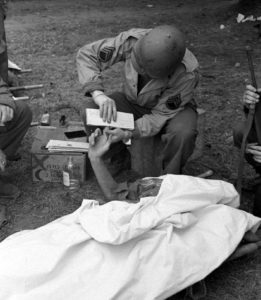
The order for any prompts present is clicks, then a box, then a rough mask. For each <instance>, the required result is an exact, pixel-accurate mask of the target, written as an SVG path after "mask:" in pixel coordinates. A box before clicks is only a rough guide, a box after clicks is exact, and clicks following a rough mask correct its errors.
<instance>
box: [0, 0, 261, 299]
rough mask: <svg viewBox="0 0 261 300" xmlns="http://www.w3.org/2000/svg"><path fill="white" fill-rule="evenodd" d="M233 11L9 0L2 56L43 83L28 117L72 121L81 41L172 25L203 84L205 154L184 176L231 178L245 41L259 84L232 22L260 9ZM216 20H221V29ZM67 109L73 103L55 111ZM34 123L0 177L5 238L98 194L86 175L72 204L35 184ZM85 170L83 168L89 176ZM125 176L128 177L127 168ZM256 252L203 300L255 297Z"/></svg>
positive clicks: (56, 187) (260, 67)
mask: <svg viewBox="0 0 261 300" xmlns="http://www.w3.org/2000/svg"><path fill="white" fill-rule="evenodd" d="M247 9H248V10H246V8H244V11H240V9H239V8H238V6H237V1H228V0H222V1H213V0H212V1H209V0H198V1H192V0H191V1H181V0H180V1H176V0H163V1H156V0H151V1H138V0H133V1H127V0H116V1H112V0H90V1H84V0H77V1H73V2H72V3H71V1H62V0H60V1H57V0H56V1H54V0H52V1H50V0H49V1H40V0H38V1H11V2H10V7H9V12H8V18H7V20H6V33H7V42H8V50H9V57H10V59H11V60H13V61H14V62H16V63H17V64H18V65H20V66H21V67H23V68H24V69H28V68H30V69H33V72H32V73H31V74H24V75H23V76H22V78H21V79H22V81H23V82H24V83H27V84H37V83H43V84H44V88H43V89H42V90H41V91H32V92H28V93H27V94H29V95H30V96H31V100H30V107H31V108H32V110H33V113H34V117H33V118H34V121H38V120H39V119H40V115H41V114H42V113H43V112H44V111H45V110H46V109H50V111H51V115H52V116H51V117H52V119H56V120H57V119H58V118H59V116H60V114H64V113H65V114H67V116H68V117H69V118H70V119H71V120H72V121H74V120H76V121H79V120H80V115H79V113H78V110H77V108H78V106H79V105H80V102H81V101H85V99H84V97H83V96H82V93H81V89H80V86H79V83H78V78H77V72H76V64H75V55H76V52H77V50H78V49H79V48H80V47H81V46H83V45H84V44H86V43H87V42H91V41H94V40H97V39H100V38H103V37H108V36H114V35H116V34H117V33H119V32H121V31H123V30H127V29H129V28H132V27H144V28H151V27H154V26H156V25H159V24H165V23H168V24H170V23H175V24H177V25H178V26H179V27H180V28H181V29H182V30H183V31H184V32H185V33H186V36H187V46H188V48H190V50H192V51H193V52H194V53H195V55H196V56H197V58H198V60H199V62H200V73H201V81H200V85H199V87H198V91H197V101H198V103H199V105H200V107H202V108H204V109H205V110H206V124H205V145H206V146H205V149H204V154H203V156H202V157H201V158H200V159H199V160H197V161H193V162H190V163H189V164H188V165H187V166H186V168H185V170H184V172H185V173H188V174H192V175H196V174H199V173H201V172H203V171H205V170H206V169H208V168H211V169H213V170H214V176H213V178H218V179H223V180H226V181H229V182H232V183H233V182H234V181H235V179H236V175H237V163H238V150H237V149H235V148H234V146H233V143H232V128H233V126H234V124H235V123H236V122H238V121H239V120H241V119H242V118H243V113H242V109H241V103H240V99H241V96H242V92H243V90H244V86H245V83H246V81H249V80H250V75H249V70H248V65H247V59H246V53H245V46H246V45H247V44H249V45H251V46H252V47H253V49H254V61H255V68H256V74H257V77H258V82H260V78H261V63H260V62H261V56H260V53H261V51H260V50H261V43H260V42H261V40H260V38H258V33H257V31H256V28H254V27H253V25H254V24H253V23H252V22H246V23H243V24H237V22H236V16H237V14H238V13H239V12H244V13H247V14H249V15H250V14H254V15H256V16H260V15H261V9H260V7H257V8H256V9H255V10H254V11H251V8H249V7H248V8H247ZM220 25H224V28H223V29H220ZM120 68H121V67H120V66H118V67H116V68H114V69H113V70H112V71H110V72H106V74H105V81H106V88H107V91H108V92H110V91H113V90H115V89H117V88H118V87H119V85H120V83H121V76H120V74H119V72H118V71H119V69H120ZM66 105H69V106H72V107H76V109H68V108H63V109H61V110H58V111H57V107H60V108H61V107H63V106H66ZM34 135H35V129H34V128H32V129H30V130H29V132H28V134H27V136H26V138H25V140H24V142H23V145H22V148H21V151H20V152H21V153H22V155H23V158H22V160H21V161H19V162H14V163H12V164H10V166H9V168H8V171H7V173H6V174H5V176H6V177H8V178H9V179H10V181H11V182H13V183H15V184H16V185H18V186H19V188H20V189H21V190H22V193H23V194H22V196H21V197H20V198H19V199H18V201H17V202H16V203H9V204H8V211H9V223H8V225H7V226H5V227H4V228H3V229H2V230H1V231H0V240H2V239H4V238H5V237H7V236H8V235H10V234H12V233H14V232H17V231H20V230H24V229H32V228H36V227H38V226H41V225H44V224H46V223H48V222H50V221H52V220H54V219H56V218H58V217H61V216H63V215H65V214H68V213H71V212H73V211H74V210H75V209H76V208H77V207H79V205H80V203H81V200H82V198H90V199H93V198H95V199H96V198H99V199H100V198H102V194H101V191H100V189H99V187H98V185H97V182H96V180H95V178H94V177H93V176H91V175H90V176H89V179H88V180H87V181H86V183H85V184H84V185H83V186H82V188H81V191H80V194H79V198H78V200H74V201H72V200H70V199H69V198H68V197H67V196H66V192H65V191H64V189H63V187H62V185H60V184H51V183H48V184H46V183H33V182H32V180H31V165H30V153H29V152H28V150H29V149H30V147H31V144H32V140H33V137H34ZM90 174H91V172H90ZM124 176H125V177H124V178H130V177H131V176H133V174H129V173H126V174H124ZM254 177H255V173H254V172H253V170H252V169H251V168H250V167H249V166H246V172H245V179H244V186H246V187H251V182H252V180H253V178H254ZM252 197H253V195H252V193H251V192H248V193H245V194H244V198H243V203H242V207H243V208H244V209H245V210H247V211H251V209H252ZM260 267H261V256H260V253H258V254H256V255H254V256H251V257H250V258H246V259H242V260H240V261H235V262H230V263H228V264H225V265H223V266H222V267H220V268H219V269H218V270H217V271H215V272H214V273H213V274H212V275H211V276H209V278H208V280H207V285H208V291H209V296H208V299H231V300H233V299H243V300H244V299H253V300H254V299H259V298H260V294H261V278H260V276H261V275H260Z"/></svg>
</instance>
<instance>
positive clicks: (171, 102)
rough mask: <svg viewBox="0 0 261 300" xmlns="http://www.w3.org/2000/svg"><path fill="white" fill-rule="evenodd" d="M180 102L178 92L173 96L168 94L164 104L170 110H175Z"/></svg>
mask: <svg viewBox="0 0 261 300" xmlns="http://www.w3.org/2000/svg"><path fill="white" fill-rule="evenodd" d="M180 104H181V96H180V94H177V95H175V96H170V97H168V99H167V101H166V106H167V108H168V109H170V110H175V109H177V108H178V107H179V106H180Z"/></svg>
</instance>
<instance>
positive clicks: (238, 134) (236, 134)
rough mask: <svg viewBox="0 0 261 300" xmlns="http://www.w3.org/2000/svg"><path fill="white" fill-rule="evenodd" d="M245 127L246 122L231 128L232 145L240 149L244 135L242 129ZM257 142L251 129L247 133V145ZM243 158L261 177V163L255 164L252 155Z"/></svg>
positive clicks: (247, 154)
mask: <svg viewBox="0 0 261 300" xmlns="http://www.w3.org/2000/svg"><path fill="white" fill-rule="evenodd" d="M245 127H246V122H245V121H243V122H239V123H238V124H237V125H236V126H235V127H234V128H233V138H234V144H235V146H236V147H238V148H240V147H241V143H242V140H243V135H244V129H245ZM256 142H257V136H256V132H255V130H254V129H253V128H252V129H251V130H250V132H249V135H248V138H247V143H256ZM245 158H246V160H247V162H248V163H249V164H251V165H252V166H253V168H254V169H255V170H256V172H257V173H258V174H260V175H261V163H258V162H256V161H255V160H254V159H253V155H252V154H249V153H246V154H245Z"/></svg>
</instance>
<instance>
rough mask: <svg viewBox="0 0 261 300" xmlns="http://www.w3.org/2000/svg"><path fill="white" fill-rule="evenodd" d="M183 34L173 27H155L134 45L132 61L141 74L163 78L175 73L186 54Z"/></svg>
mask: <svg viewBox="0 0 261 300" xmlns="http://www.w3.org/2000/svg"><path fill="white" fill-rule="evenodd" d="M185 49H186V47H185V40H184V37H183V34H182V33H181V32H180V30H179V29H177V28H176V27H175V26H173V25H162V26H158V27H155V28H154V29H152V30H151V31H149V32H148V33H147V34H146V35H145V36H143V37H142V38H140V39H139V40H138V41H137V43H136V44H135V45H134V47H133V50H132V53H131V61H132V64H133V66H134V68H135V69H136V71H137V72H138V73H139V74H147V75H148V76H150V77H151V78H161V77H165V76H168V75H170V74H172V73H173V72H174V70H175V69H176V67H177V66H178V65H179V64H180V63H181V61H182V59H183V56H184V54H185Z"/></svg>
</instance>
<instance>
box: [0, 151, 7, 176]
mask: <svg viewBox="0 0 261 300" xmlns="http://www.w3.org/2000/svg"><path fill="white" fill-rule="evenodd" d="M5 167H6V155H5V154H4V152H3V151H2V150H1V149H0V170H1V171H4V170H5Z"/></svg>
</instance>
